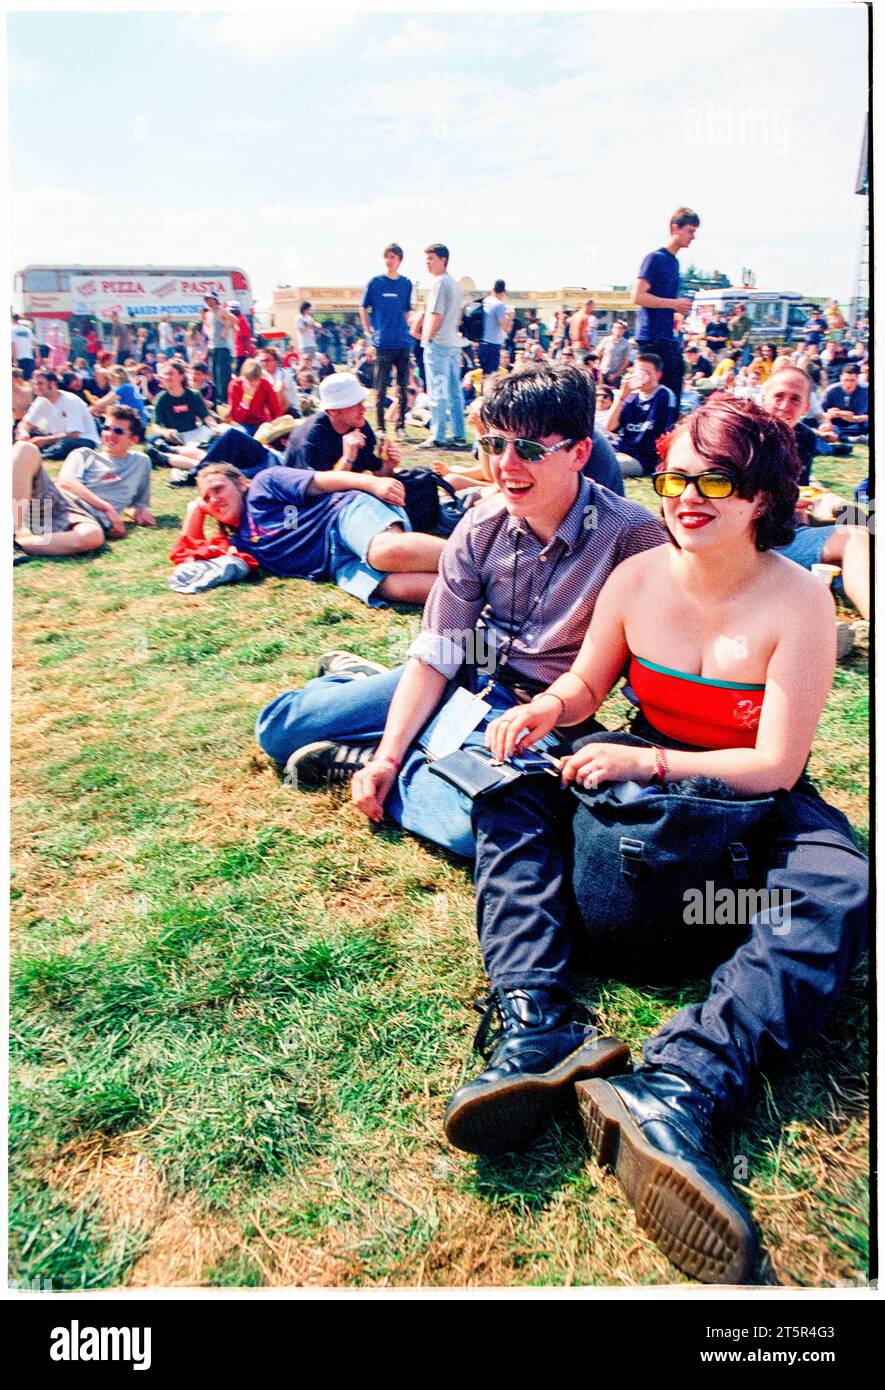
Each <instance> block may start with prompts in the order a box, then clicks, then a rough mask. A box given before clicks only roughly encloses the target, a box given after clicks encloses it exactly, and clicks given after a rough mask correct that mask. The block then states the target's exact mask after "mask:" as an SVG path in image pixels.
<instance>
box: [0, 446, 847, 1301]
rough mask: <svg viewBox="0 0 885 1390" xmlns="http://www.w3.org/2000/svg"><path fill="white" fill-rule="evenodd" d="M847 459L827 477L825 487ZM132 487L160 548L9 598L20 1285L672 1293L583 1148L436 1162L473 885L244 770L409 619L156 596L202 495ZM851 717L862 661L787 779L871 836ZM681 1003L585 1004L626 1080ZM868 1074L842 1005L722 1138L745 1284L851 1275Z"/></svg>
mask: <svg viewBox="0 0 885 1390" xmlns="http://www.w3.org/2000/svg"><path fill="white" fill-rule="evenodd" d="M856 454H857V456H856V457H855V458H852V459H848V460H829V461H828V460H822V461H821V463H820V467H819V469H818V472H819V473H820V474H821V475H823V476H824V478H825V479H826V480H828V481H830V482H832V483H838V484H840V485H841V486H842V488H843V490H844V489H845V488H846V487H847V486H848V485H849V484H852V483H853V482H854V481H856V480H857V479H858V478H860V477H861V476H863V475H864V474H865V472H866V467H867V464H866V453H865V451H861V450H857V451H856ZM417 457H418V456H416V459H415V460H414V461H417ZM828 462H829V463H830V464H832V465H833V466H832V467H830V468H827V467H826V464H827V463H828ZM155 484H156V485H155V491H154V510H155V512H156V513H157V514H158V516H159V517H160V523H161V524H160V529H159V530H157V531H153V532H151V531H145V530H141V531H132V532H131V533H130V535H129V536H128V537H127V538H126V539H125V540H124V541H122V542H119V543H116V544H114V545H113V546H107V547H105V549H104V550H103V551H101V552H99V553H97V554H95V555H93V556H85V557H82V558H79V559H73V560H65V561H51V560H50V561H42V562H36V561H32V562H31V563H29V564H27V565H24V566H22V567H20V568H19V569H17V570H16V571H15V652H14V704H13V722H14V730H13V737H14V744H13V758H14V763H13V787H12V807H13V833H14V845H13V886H12V896H13V963H12V983H11V1049H12V1061H11V1076H10V1088H11V1096H10V1103H11V1119H10V1144H11V1157H10V1218H11V1244H10V1249H11V1278H12V1279H14V1280H17V1281H28V1282H31V1281H36V1282H37V1284H38V1285H39V1284H40V1283H41V1281H43V1282H44V1283H45V1281H51V1284H52V1287H53V1288H56V1289H96V1288H102V1287H107V1286H117V1285H129V1286H135V1287H144V1286H148V1285H194V1284H200V1285H205V1286H259V1285H332V1286H344V1287H370V1286H371V1287H377V1286H394V1285H397V1286H422V1285H423V1286H427V1287H431V1286H442V1285H453V1286H466V1285H570V1284H575V1285H615V1286H618V1285H634V1284H652V1285H653V1284H668V1283H675V1282H679V1281H680V1276H679V1275H678V1274H677V1273H676V1272H675V1271H674V1269H673V1267H672V1266H671V1265H670V1264H669V1262H668V1261H667V1260H666V1259H665V1258H664V1257H663V1256H662V1255H660V1254H659V1253H658V1251H657V1249H656V1247H655V1246H654V1245H653V1244H651V1243H650V1242H649V1241H648V1240H647V1239H646V1238H645V1237H644V1236H643V1235H642V1233H641V1232H640V1231H639V1230H638V1229H637V1227H636V1223H635V1220H634V1217H633V1214H632V1212H631V1211H630V1209H629V1208H628V1207H627V1206H626V1204H625V1203H624V1202H623V1200H622V1198H621V1195H620V1189H619V1187H618V1185H617V1183H616V1182H615V1181H614V1179H613V1178H611V1177H610V1176H609V1175H607V1174H603V1173H602V1172H601V1171H600V1170H599V1169H598V1168H597V1167H596V1166H595V1165H594V1164H593V1163H591V1162H589V1161H588V1159H587V1157H586V1152H585V1149H584V1146H583V1143H582V1139H581V1135H580V1132H579V1130H578V1128H577V1127H569V1126H567V1127H564V1128H561V1129H558V1130H556V1131H554V1132H552V1133H551V1134H550V1135H549V1136H548V1137H547V1138H545V1139H544V1140H543V1141H541V1142H539V1143H538V1144H537V1145H536V1146H535V1148H534V1149H532V1150H531V1151H530V1152H529V1153H528V1154H526V1155H524V1156H522V1157H521V1158H519V1159H515V1158H510V1159H507V1160H504V1161H501V1162H496V1163H492V1162H484V1161H480V1162H477V1161H476V1160H474V1159H471V1158H469V1157H467V1156H466V1155H463V1154H460V1153H458V1152H456V1151H454V1150H451V1149H449V1148H448V1147H447V1145H446V1143H445V1140H444V1137H443V1133H442V1124H441V1121H442V1112H443V1109H444V1106H445V1102H446V1100H447V1098H448V1096H449V1094H450V1093H451V1091H452V1090H453V1088H454V1087H455V1086H457V1085H458V1084H459V1083H460V1082H461V1081H462V1080H463V1079H464V1078H465V1077H466V1076H467V1075H469V1074H470V1072H471V1071H472V1069H473V1068H474V1063H473V1062H472V1061H471V1060H470V1059H469V1055H468V1054H469V1044H470V1040H471V1038H472V1034H473V1029H474V1025H475V1022H476V1016H475V1015H474V1014H473V1013H472V1012H471V1011H470V1007H469V1006H470V1002H471V1000H472V999H473V998H474V997H475V996H476V994H477V993H479V992H481V991H482V988H483V983H484V981H483V975H482V969H481V964H480V959H479V953H478V949H477V946H476V941H475V934H474V926H473V894H472V888H471V881H470V875H469V872H468V870H467V868H466V867H465V866H464V865H463V864H462V863H460V862H458V861H456V860H454V859H452V858H450V857H448V856H447V855H446V854H444V853H443V852H441V851H438V850H436V849H435V848H433V847H432V846H430V845H428V844H425V843H422V842H419V841H417V840H415V839H413V838H411V837H410V836H409V835H407V834H405V833H403V832H401V831H399V829H398V828H397V827H395V826H393V825H390V824H387V825H384V826H383V827H382V828H381V829H380V830H373V829H372V828H371V827H370V826H369V825H368V823H367V822H366V821H365V820H364V819H363V818H362V817H361V816H359V815H358V814H356V813H354V812H353V811H352V810H351V808H350V806H349V804H348V802H347V800H346V798H345V797H342V796H340V795H334V794H331V793H325V792H319V793H313V794H300V795H299V794H294V793H292V792H290V791H289V790H287V789H286V788H285V787H283V786H282V785H281V783H280V781H279V780H278V777H277V775H276V773H275V772H274V770H273V769H272V768H271V766H270V765H269V764H268V762H267V761H266V760H265V759H264V757H263V756H262V755H261V754H260V753H259V752H258V750H257V748H256V745H255V744H254V741H253V737H252V725H253V721H254V717H255V714H256V712H257V711H258V709H259V708H260V707H261V705H262V704H263V703H264V702H266V701H267V700H268V699H269V698H270V697H271V696H273V695H274V694H276V693H278V692H279V691H280V690H282V689H286V688H291V687H293V686H297V685H300V684H301V683H303V682H304V681H305V680H306V679H307V678H308V677H310V676H311V675H313V674H315V668H316V661H317V657H318V656H319V654H320V653H321V652H322V651H324V650H326V649H328V648H333V647H347V648H354V649H356V650H359V651H361V652H363V653H364V654H365V655H368V656H372V657H375V658H377V659H380V660H382V661H389V662H391V664H393V662H394V661H396V660H397V659H399V657H400V655H401V653H402V651H403V646H404V641H406V640H407V639H408V634H409V633H410V632H411V631H412V627H413V625H414V622H415V613H414V612H412V611H407V610H403V611H400V612H397V611H393V610H387V611H382V612H377V611H376V612H370V611H369V610H368V609H366V608H364V607H363V606H362V605H361V604H359V603H358V602H356V601H355V600H353V599H350V598H348V597H347V596H345V595H343V594H342V593H341V592H340V591H339V590H337V589H335V588H334V587H330V586H327V585H311V584H309V583H303V582H300V581H295V580H286V581H282V580H277V579H265V580H264V581H263V582H261V583H255V584H251V583H250V584H241V585H237V586H233V587H230V588H222V589H219V590H216V591H213V592H210V593H208V594H205V595H201V596H197V597H182V596H177V595H173V594H172V593H171V592H170V591H169V590H168V589H167V588H166V580H167V578H168V575H169V573H170V568H169V565H168V563H167V560H166V554H167V552H168V550H169V548H170V545H171V543H172V540H173V539H174V536H175V534H176V531H177V528H178V524H179V520H180V517H181V514H182V512H183V509H184V506H185V504H186V502H187V501H188V500H189V498H190V496H192V495H193V494H191V493H184V494H182V493H181V492H174V491H172V490H169V489H168V488H167V487H166V486H165V479H164V476H163V475H161V474H159V473H157V474H155ZM630 491H631V494H632V495H633V496H634V497H637V498H640V499H641V500H643V501H646V502H648V503H650V502H651V497H652V494H651V490H650V487H649V485H648V484H647V483H645V482H641V483H634V484H631V485H630ZM623 705H624V701H623V699H621V700H620V701H618V700H616V701H615V702H614V704H613V706H612V707H611V708H612V709H613V711H614V712H615V713H618V714H619V713H620V712H621V709H622V708H623ZM867 711H868V671H867V654H866V649H865V648H863V649H861V650H856V651H855V653H854V654H853V655H852V656H851V657H850V658H849V660H848V661H847V662H846V663H844V664H842V665H840V667H839V669H838V671H837V674H836V681H835V685H834V689H833V692H832V695H831V697H830V700H829V702H828V704H827V708H826V711H825V714H824V718H823V722H822V724H821V729H820V733H819V736H818V739H817V742H816V744H815V748H814V753H813V756H812V763H811V771H812V774H813V776H814V777H815V779H816V780H817V782H818V784H819V785H820V787H821V788H822V790H823V791H824V792H825V794H826V795H827V796H828V797H829V799H831V800H832V801H834V802H835V803H836V804H837V805H838V806H840V807H841V808H842V809H843V810H845V811H846V813H847V814H848V815H849V817H850V818H851V820H852V822H853V824H854V825H855V827H856V828H857V830H858V831H859V832H860V833H861V834H865V833H866V828H867V821H866V817H867V800H868V782H867V769H868V761H867V717H868V715H867ZM703 990H704V982H703V981H702V980H687V981H685V982H683V983H682V984H681V985H679V986H677V987H673V986H667V987H662V986H661V985H660V984H657V983H655V982H654V981H651V982H649V984H648V985H647V986H644V985H643V986H637V985H636V984H635V983H633V984H629V985H628V984H626V983H624V982H621V981H617V980H611V979H607V980H597V979H587V980H586V1000H587V1003H588V1005H590V1006H591V1007H592V1008H593V1010H594V1011H595V1018H596V1021H597V1023H598V1024H599V1026H600V1027H601V1028H602V1029H603V1031H608V1032H613V1033H616V1034H618V1035H620V1036H622V1037H623V1038H624V1039H625V1040H627V1041H628V1042H629V1043H630V1044H631V1045H632V1047H633V1048H634V1050H635V1051H636V1052H638V1049H639V1048H640V1046H641V1043H642V1040H643V1038H644V1037H645V1036H646V1035H647V1034H648V1032H649V1031H651V1030H653V1029H654V1028H655V1027H656V1026H658V1025H659V1024H660V1023H661V1022H662V1021H663V1020H664V1019H665V1018H666V1017H667V1016H668V1015H670V1014H671V1013H672V1012H674V1011H675V1010H676V1009H677V1008H678V1007H680V1006H681V1005H682V1004H683V1003H685V1002H686V1001H688V1000H690V999H694V998H697V997H699V996H700V995H701V994H702V992H703ZM865 1057H866V1017H865V987H864V983H863V981H862V979H861V978H860V976H859V975H858V976H856V977H855V978H853V980H852V982H851V984H850V987H849V990H848V992H847V994H846V996H845V997H844V999H843V1001H842V1002H841V1004H840V1005H839V1007H838V1009H837V1011H836V1013H835V1015H834V1016H833V1018H832V1019H831V1021H830V1023H829V1025H828V1027H827V1030H826V1033H825V1035H824V1036H823V1037H822V1038H821V1039H820V1040H819V1041H818V1042H817V1043H816V1044H815V1046H814V1047H813V1048H812V1049H811V1050H810V1052H809V1053H808V1054H807V1057H806V1058H805V1059H804V1061H803V1065H802V1067H801V1069H800V1070H797V1071H795V1072H791V1073H789V1074H786V1075H777V1076H774V1075H772V1076H770V1077H769V1078H767V1079H766V1080H765V1081H764V1084H763V1085H762V1086H761V1087H760V1088H758V1089H757V1091H756V1092H755V1093H754V1095H753V1100H752V1104H751V1106H750V1108H749V1109H748V1110H747V1112H746V1114H745V1116H744V1118H743V1121H742V1124H741V1125H740V1127H739V1128H738V1129H737V1130H736V1131H734V1132H732V1133H731V1134H729V1135H727V1136H725V1138H724V1140H723V1146H722V1151H721V1156H722V1160H723V1165H724V1167H725V1168H726V1169H727V1170H728V1171H733V1170H734V1168H735V1165H736V1164H737V1162H738V1159H739V1158H740V1157H741V1156H743V1158H745V1159H746V1170H745V1171H746V1173H747V1176H746V1180H745V1182H744V1187H745V1190H746V1195H747V1199H748V1201H749V1203H750V1205H751V1207H752V1209H753V1211H754V1213H755V1216H756V1219H757V1221H758V1224H759V1226H760V1229H761V1232H762V1236H763V1240H764V1243H765V1248H766V1255H765V1257H764V1260H763V1264H762V1266H761V1268H760V1271H759V1275H758V1277H759V1279H760V1281H761V1282H769V1283H773V1282H779V1283H781V1284H785V1285H815V1286H817V1285H832V1284H834V1283H836V1282H838V1281H848V1282H850V1283H852V1284H855V1283H857V1282H858V1280H861V1281H862V1280H863V1279H864V1278H865V1277H866V1272H867V1205H866V1203H867V1189H868V1153H867V1088H866V1079H865Z"/></svg>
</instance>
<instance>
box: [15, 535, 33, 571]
mask: <svg viewBox="0 0 885 1390" xmlns="http://www.w3.org/2000/svg"><path fill="white" fill-rule="evenodd" d="M30 558H31V557H30V555H29V554H28V552H27V551H26V550H22V548H21V546H20V545H19V543H18V541H13V542H12V566H13V569H14V568H15V566H16V565H24V564H26V563H27V562H28V560H30Z"/></svg>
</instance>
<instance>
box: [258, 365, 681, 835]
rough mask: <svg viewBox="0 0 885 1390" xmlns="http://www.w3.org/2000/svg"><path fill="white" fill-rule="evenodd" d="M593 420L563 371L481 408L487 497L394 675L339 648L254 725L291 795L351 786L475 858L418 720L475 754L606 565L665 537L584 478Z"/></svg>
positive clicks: (453, 793) (468, 518)
mask: <svg viewBox="0 0 885 1390" xmlns="http://www.w3.org/2000/svg"><path fill="white" fill-rule="evenodd" d="M593 415H594V391H593V385H592V383H591V381H590V379H589V377H588V375H587V373H586V372H585V371H584V370H583V369H582V368H579V367H574V366H572V367H558V366H557V367H554V366H550V365H547V364H543V365H539V366H537V367H529V368H526V369H525V370H523V371H521V372H517V373H512V374H511V375H509V376H507V377H505V378H503V379H502V380H501V381H500V382H499V383H498V385H497V386H496V387H495V388H494V389H493V391H492V392H491V393H490V395H489V396H487V397H486V398H485V401H484V405H483V418H484V420H485V422H486V433H485V435H484V436H483V438H482V441H481V444H482V447H483V449H484V451H485V453H486V456H487V457H488V459H489V467H490V471H491V474H492V478H493V481H494V483H495V485H496V489H497V491H496V492H495V493H493V494H491V495H489V496H487V497H485V498H484V499H483V500H482V501H481V502H479V503H478V504H477V505H476V506H474V507H472V508H471V509H470V510H468V512H467V513H466V515H465V516H464V518H463V519H462V521H461V522H460V524H459V525H458V527H457V528H456V530H455V531H454V533H453V534H452V536H451V537H450V539H449V541H448V542H447V544H446V547H445V549H444V551H443V553H442V556H441V559H440V566H439V576H438V578H437V580H436V583H435V584H434V587H433V589H432V591H431V593H430V596H429V598H428V600H427V604H426V607H425V609H424V618H423V623H422V631H421V633H420V635H419V636H418V638H417V639H416V641H415V642H414V643H413V644H412V646H411V648H410V649H409V652H408V660H407V663H406V665H405V666H404V667H400V668H398V669H397V670H395V671H386V670H384V668H383V667H378V666H377V665H373V664H371V663H366V662H361V661H360V660H359V658H355V657H352V656H350V655H349V654H342V653H337V654H336V655H335V659H334V660H324V661H323V662H322V663H321V671H322V672H326V673H327V674H325V675H324V676H323V677H322V678H321V679H317V680H313V681H311V682H310V683H309V684H308V685H307V686H306V687H305V688H304V689H303V690H297V691H287V692H285V693H284V694H282V695H280V696H278V697H277V699H276V700H273V701H272V702H271V704H269V705H268V706H267V707H266V708H265V709H264V710H263V711H262V712H261V714H260V715H259V717H258V721H257V726H256V733H257V736H258V740H259V742H260V744H261V746H262V748H263V749H264V750H265V752H266V753H268V754H269V755H270V756H271V757H272V758H274V759H275V760H276V761H277V762H280V763H286V764H287V780H288V781H289V782H290V783H291V784H292V785H295V786H297V787H304V786H308V785H317V784H320V785H330V784H334V783H341V782H345V781H346V780H348V779H349V778H351V777H352V778H353V784H352V798H353V802H354V805H355V806H357V807H358V808H359V810H361V811H363V812H364V814H365V815H366V816H368V818H369V819H370V820H372V821H376V822H377V821H380V820H381V819H382V818H383V816H384V814H385V812H386V813H387V814H389V815H390V816H391V817H392V818H393V819H394V820H395V821H397V822H399V824H400V825H402V826H404V827H405V828H406V829H408V830H412V831H414V832H415V833H416V834H419V835H423V836H424V837H425V838H426V839H429V840H433V841H435V842H436V843H437V844H440V845H443V846H444V847H445V848H446V849H449V850H450V851H451V852H453V853H455V854H460V855H462V856H465V857H468V858H470V857H472V856H473V854H474V849H475V842H474V838H473V831H472V829H471V810H472V803H471V801H470V799H469V797H467V796H466V795H465V794H464V793H463V792H460V791H458V790H457V789H456V788H455V787H454V786H452V785H451V784H449V783H447V782H446V781H444V780H443V779H442V778H441V777H439V776H436V775H434V774H433V773H431V771H430V763H429V760H428V751H431V752H432V751H433V747H435V748H437V749H438V748H439V746H440V744H439V742H438V741H435V740H433V739H432V736H431V735H430V734H429V730H428V728H427V726H428V724H429V722H430V720H431V719H432V718H434V716H435V715H436V714H437V712H439V711H440V710H441V709H442V707H443V706H444V707H445V710H444V713H443V714H442V715H441V721H442V720H445V721H447V729H448V732H449V734H450V735H451V738H452V739H453V747H454V748H457V747H458V746H459V745H460V746H469V745H470V744H472V743H480V744H481V743H482V742H483V738H484V733H483V730H484V727H485V723H486V721H487V719H488V718H490V717H494V715H495V714H498V713H500V712H501V710H502V709H505V708H510V707H512V706H513V705H514V704H516V703H519V702H522V701H523V700H525V699H527V698H529V697H530V695H531V692H532V691H533V690H536V689H537V688H538V687H539V685H540V684H542V683H544V682H549V681H550V680H552V679H553V677H554V676H555V675H558V674H560V673H561V672H563V671H565V670H567V669H568V667H569V665H570V663H571V662H572V660H573V659H574V656H575V653H576V652H577V650H578V648H579V647H580V644H581V641H582V640H583V636H584V633H585V632H586V629H587V625H588V623H589V621H590V616H591V614H592V612H593V606H594V604H595V602H596V597H597V595H598V593H599V591H600V589H601V588H602V586H603V584H604V583H605V580H606V579H607V578H608V575H609V574H610V573H611V571H612V570H613V569H614V568H615V566H616V565H618V564H619V563H620V562H621V560H623V559H626V558H627V556H628V555H633V554H636V553H638V552H639V551H642V550H647V549H649V548H650V547H652V546H655V545H660V544H661V543H662V542H663V540H664V539H665V538H666V537H665V532H664V530H663V528H662V527H661V526H660V525H659V523H658V522H657V520H656V519H655V518H654V517H653V516H651V514H650V513H649V512H647V511H646V510H645V508H644V507H640V506H638V505H637V504H636V503H634V502H630V501H627V500H626V499H625V498H623V497H618V496H615V495H614V494H612V493H611V492H609V491H608V490H606V489H602V488H600V487H598V486H597V485H596V484H595V483H593V482H591V481H590V480H589V479H587V478H586V477H584V476H583V475H582V469H583V467H584V465H585V464H586V463H587V461H588V459H589V457H590V453H591V448H592V443H591V436H592V433H593ZM478 625H479V626H478ZM456 692H457V693H456ZM477 695H481V700H482V702H483V704H480V702H479V701H477V700H474V699H472V698H471V697H474V696H477ZM453 699H454V704H452V703H451V702H452V701H453ZM483 705H484V708H483ZM437 728H439V725H437ZM431 743H432V745H433V746H432V747H431Z"/></svg>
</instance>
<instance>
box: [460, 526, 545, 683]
mask: <svg viewBox="0 0 885 1390" xmlns="http://www.w3.org/2000/svg"><path fill="white" fill-rule="evenodd" d="M522 537H523V532H522V531H521V530H518V531H517V533H516V544H515V546H514V548H513V581H512V584H511V589H510V617H509V619H508V622H507V641H506V642H505V644H504V648H503V650H502V652H501V655H500V656H499V657H498V669H499V670H500V669H501V668H502V667H504V666H506V665H507V664H508V662H509V660H510V654H511V652H512V650H513V644H514V642H515V641H516V639H517V637H519V635H520V633H522V632H524V631H525V629H526V627H527V626H528V624H529V620H530V619H531V618H532V616H533V614H534V612H535V610H536V609H537V608H538V607H539V605H540V603H541V600H542V599H543V598H544V596H545V595H546V593H547V590H548V589H549V588H550V585H551V584H552V583H553V576H554V575H555V574H556V571H557V569H558V568H559V562H560V560H561V559H562V557H563V555H564V554H565V547H564V546H563V548H562V550H560V552H559V554H558V555H557V557H556V559H555V560H554V562H553V564H552V565H551V566H550V570H549V572H548V574H547V578H546V580H545V582H544V583H543V584H542V585H541V587H540V589H539V590H538V592H537V593H536V594H535V597H534V598H533V599H532V601H531V603H530V604H529V606H528V608H527V609H526V612H525V613H524V615H523V617H522V620H521V622H520V623H519V626H518V627H517V625H516V576H517V570H518V567H519V553H520V548H521V545H522ZM494 686H495V681H494V680H490V681H489V683H488V685H486V686H484V687H483V689H482V690H481V691H479V692H478V694H479V695H480V696H483V695H487V694H488V693H489V691H490V690H492V689H493V688H494Z"/></svg>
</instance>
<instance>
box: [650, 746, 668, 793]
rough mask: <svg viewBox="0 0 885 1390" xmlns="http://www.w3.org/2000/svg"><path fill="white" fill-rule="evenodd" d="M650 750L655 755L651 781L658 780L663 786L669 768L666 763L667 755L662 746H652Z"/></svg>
mask: <svg viewBox="0 0 885 1390" xmlns="http://www.w3.org/2000/svg"><path fill="white" fill-rule="evenodd" d="M651 751H652V752H653V753H654V755H655V772H654V776H653V777H652V781H653V782H659V783H660V784H661V786H662V787H663V786H664V785H665V784H666V781H667V778H668V777H669V776H670V769H669V767H668V765H667V755H666V753H665V752H664V750H663V748H653V749H652V750H651Z"/></svg>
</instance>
